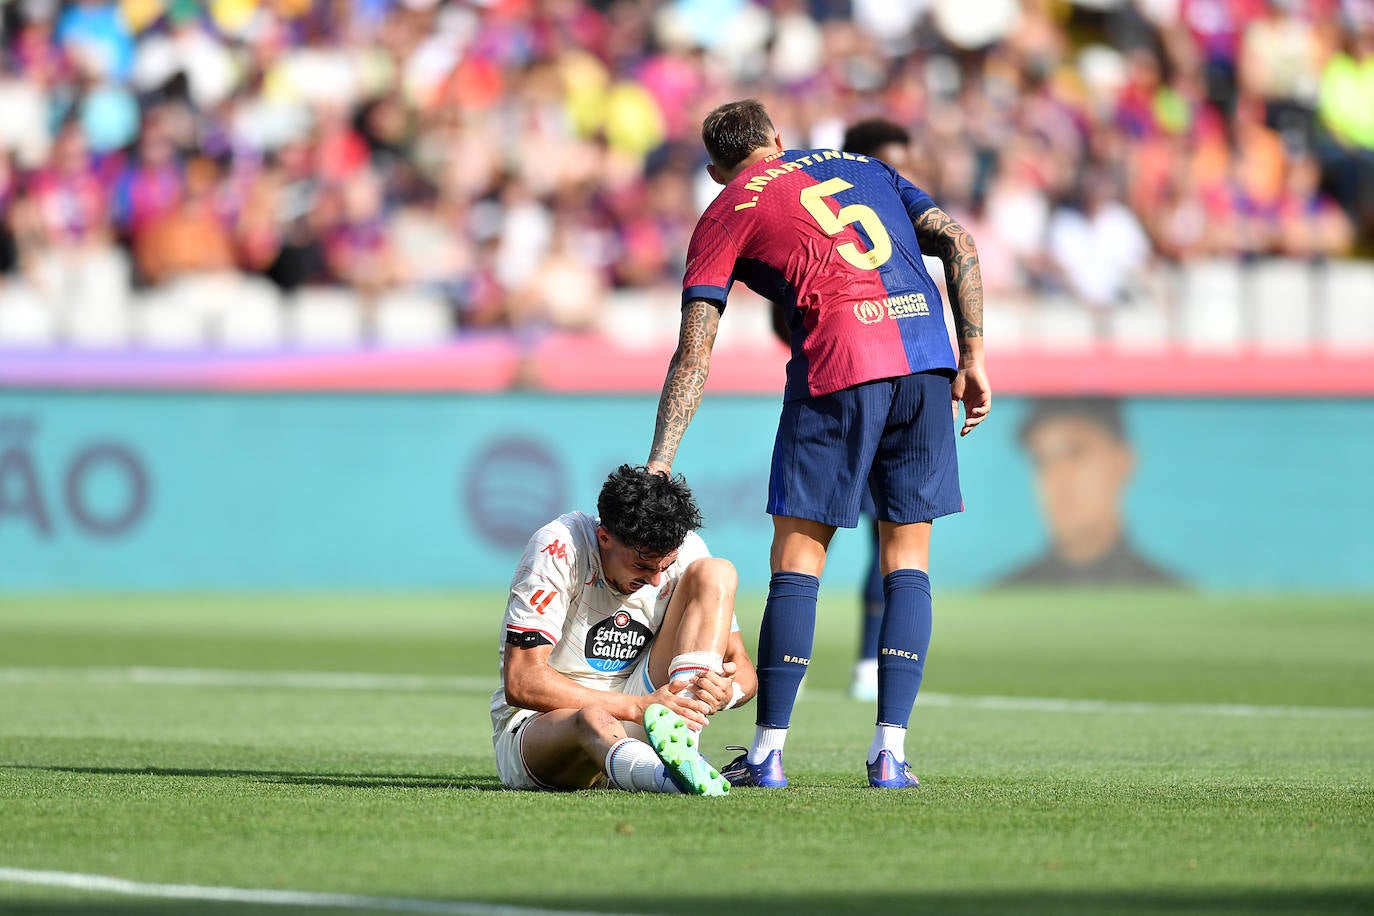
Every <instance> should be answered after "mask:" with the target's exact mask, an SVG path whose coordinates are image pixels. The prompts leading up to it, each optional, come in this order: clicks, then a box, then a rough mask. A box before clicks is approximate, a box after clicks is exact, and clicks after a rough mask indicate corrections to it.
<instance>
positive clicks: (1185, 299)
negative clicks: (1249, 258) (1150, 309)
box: [1179, 258, 1245, 351]
mask: <svg viewBox="0 0 1374 916" xmlns="http://www.w3.org/2000/svg"><path fill="white" fill-rule="evenodd" d="M1179 310H1180V314H1179V336H1180V339H1181V340H1182V342H1183V343H1184V344H1185V345H1187V346H1188V347H1189V348H1190V349H1193V350H1197V351H1234V350H1235V349H1236V348H1237V347H1238V346H1239V345H1240V342H1241V339H1242V336H1243V326H1244V321H1245V318H1244V316H1243V315H1242V305H1241V269H1240V264H1239V263H1238V262H1237V261H1235V260H1232V259H1227V258H1212V259H1207V260H1202V261H1195V262H1192V263H1189V264H1186V265H1184V267H1183V268H1182V276H1181V278H1180V282H1179Z"/></svg>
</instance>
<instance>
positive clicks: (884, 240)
mask: <svg viewBox="0 0 1374 916" xmlns="http://www.w3.org/2000/svg"><path fill="white" fill-rule="evenodd" d="M852 187H854V186H853V185H852V184H850V183H849V182H847V181H845V180H844V179H843V178H830V179H827V180H825V181H822V182H821V183H820V184H813V185H810V186H808V187H805V188H802V189H801V204H802V206H803V207H805V208H806V212H808V213H810V214H811V215H812V216H813V217H814V218H815V220H816V223H817V224H818V225H819V226H820V227H821V230H822V231H823V232H825V234H826V235H839V234H840V233H841V232H843V231H844V228H845V227H846V226H852V225H854V224H855V223H858V224H859V225H860V226H862V227H863V230H864V232H866V233H868V238H869V239H870V241H872V243H873V247H872V248H871V249H870V250H868V251H862V250H860V249H859V246H858V245H855V244H854V243H853V242H843V243H841V244H840V245H838V246H836V248H835V250H836V251H838V252H839V253H840V257H842V258H844V259H845V260H846V261H848V262H849V263H850V264H853V265H854V266H855V267H857V268H859V269H860V270H877V269H878V268H879V267H882V266H883V265H884V264H886V263H887V260H888V258H890V257H892V236H890V235H888V234H887V228H886V227H885V226H883V221H882V220H880V219H879V218H878V214H877V213H876V212H874V210H873V208H872V207H868V206H865V205H863V204H846V205H844V206H842V207H840V212H839V213H835V212H833V211H832V210H831V209H830V205H829V204H827V203H826V202H825V198H827V197H834V196H835V195H836V194H839V193H840V192H841V191H848V190H849V189H850V188H852Z"/></svg>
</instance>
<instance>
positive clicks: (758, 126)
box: [701, 99, 777, 169]
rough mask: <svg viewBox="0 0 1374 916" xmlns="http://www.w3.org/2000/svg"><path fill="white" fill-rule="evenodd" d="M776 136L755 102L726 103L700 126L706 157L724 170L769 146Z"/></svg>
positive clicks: (766, 114) (761, 109) (769, 122)
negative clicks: (755, 151)
mask: <svg viewBox="0 0 1374 916" xmlns="http://www.w3.org/2000/svg"><path fill="white" fill-rule="evenodd" d="M776 135H777V131H776V130H774V129H773V121H772V119H770V118H769V117H768V111H767V110H766V109H765V108H764V107H763V103H762V102H760V101H759V100H758V99H741V100H740V101H738V102H727V103H725V104H724V105H721V106H720V107H719V108H717V109H716V110H715V111H713V112H711V113H710V114H708V115H707V116H706V120H705V121H703V122H702V124H701V142H702V144H703V145H704V146H705V147H706V155H708V156H710V157H711V161H712V162H714V163H715V164H716V165H717V166H718V167H720V168H723V169H732V168H734V167H735V166H737V165H739V164H740V163H741V162H743V161H744V160H745V159H746V158H747V157H748V156H749V154H750V153H752V152H753V151H754V150H756V149H759V148H760V147H764V146H772V145H773V137H774V136H776Z"/></svg>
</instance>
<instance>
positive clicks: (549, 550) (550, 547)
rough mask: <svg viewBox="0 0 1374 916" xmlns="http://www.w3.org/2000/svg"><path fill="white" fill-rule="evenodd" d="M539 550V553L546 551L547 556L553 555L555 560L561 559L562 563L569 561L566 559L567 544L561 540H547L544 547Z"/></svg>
mask: <svg viewBox="0 0 1374 916" xmlns="http://www.w3.org/2000/svg"><path fill="white" fill-rule="evenodd" d="M539 552H540V553H546V554H548V555H549V556H551V557H553V558H554V559H555V560H562V561H563V562H564V563H567V562H569V560H568V545H567V544H564V543H563V542H562V541H558V540H554V541H550V542H549V543H548V544H547V545H546V546H545V547H543V548H542V549H541V550H540V551H539Z"/></svg>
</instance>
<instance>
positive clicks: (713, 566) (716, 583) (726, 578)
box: [682, 557, 739, 597]
mask: <svg viewBox="0 0 1374 916" xmlns="http://www.w3.org/2000/svg"><path fill="white" fill-rule="evenodd" d="M682 578H683V584H684V585H686V586H687V588H689V589H691V590H692V591H694V592H695V593H696V594H699V595H703V596H721V597H724V596H729V595H733V594H734V593H735V589H736V588H738V587H739V573H738V572H736V570H735V564H733V563H731V562H730V561H729V560H726V559H724V558H722V557H703V558H702V559H700V560H697V561H696V562H695V563H693V564H692V565H691V566H689V567H687V571H686V572H685V573H684V574H683V577H682Z"/></svg>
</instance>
